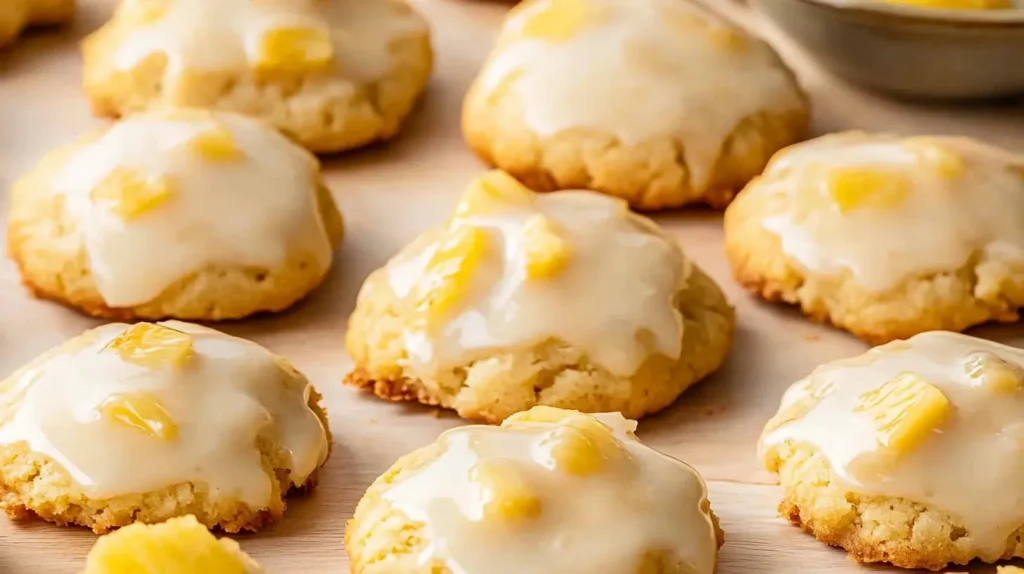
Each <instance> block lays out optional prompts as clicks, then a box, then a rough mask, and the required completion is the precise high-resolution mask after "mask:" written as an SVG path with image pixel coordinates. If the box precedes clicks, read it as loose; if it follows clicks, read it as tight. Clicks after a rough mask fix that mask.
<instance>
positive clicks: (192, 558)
mask: <svg viewBox="0 0 1024 574" xmlns="http://www.w3.org/2000/svg"><path fill="white" fill-rule="evenodd" d="M262 572H263V569H262V568H260V567H259V565H257V564H256V562H255V561H253V560H252V559H251V558H249V556H248V555H246V554H245V553H244V552H242V550H241V548H239V546H238V543H237V542H235V541H234V540H230V539H227V538H221V539H220V540H218V539H217V538H216V537H214V536H213V534H211V533H210V531H209V530H207V529H206V527H205V526H203V525H202V524H200V523H199V522H198V521H197V520H196V519H195V517H194V516H183V517H180V518H173V519H171V520H168V521H167V522H164V523H162V524H154V525H148V524H141V523H136V524H133V525H131V526H127V527H125V528H122V529H121V530H118V531H116V532H114V533H112V534H108V535H106V536H103V537H101V538H100V539H99V540H97V541H96V544H95V546H93V548H92V550H91V551H90V552H89V556H88V557H87V558H86V561H85V570H84V571H83V573H82V574H200V573H201V574H259V573H262Z"/></svg>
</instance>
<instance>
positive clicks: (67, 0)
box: [0, 0, 75, 46]
mask: <svg viewBox="0 0 1024 574" xmlns="http://www.w3.org/2000/svg"><path fill="white" fill-rule="evenodd" d="M74 15H75V0H4V2H3V3H0V46H3V45H5V44H9V43H11V42H13V41H14V39H15V38H17V37H18V35H19V34H21V32H22V31H23V30H25V29H26V28H31V27H34V26H52V25H54V24H64V23H65V22H68V21H70V20H71V19H72V18H73V17H74Z"/></svg>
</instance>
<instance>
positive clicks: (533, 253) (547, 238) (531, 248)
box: [523, 215, 571, 279]
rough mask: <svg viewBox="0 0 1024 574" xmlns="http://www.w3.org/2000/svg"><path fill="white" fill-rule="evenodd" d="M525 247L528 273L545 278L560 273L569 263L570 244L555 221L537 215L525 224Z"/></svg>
mask: <svg viewBox="0 0 1024 574" xmlns="http://www.w3.org/2000/svg"><path fill="white" fill-rule="evenodd" d="M523 248H524V249H525V251H526V275H527V276H528V277H529V278H530V279H545V278H549V277H554V276H555V275H558V273H559V272H561V271H562V269H565V266H566V264H568V263H569V258H570V256H571V251H570V249H569V244H568V243H567V242H566V241H565V239H563V238H562V236H561V235H560V234H559V232H558V230H557V229H556V228H555V224H554V222H552V221H551V220H550V219H548V218H547V217H544V216H543V215H535V216H533V217H531V218H530V219H527V220H526V223H524V224H523Z"/></svg>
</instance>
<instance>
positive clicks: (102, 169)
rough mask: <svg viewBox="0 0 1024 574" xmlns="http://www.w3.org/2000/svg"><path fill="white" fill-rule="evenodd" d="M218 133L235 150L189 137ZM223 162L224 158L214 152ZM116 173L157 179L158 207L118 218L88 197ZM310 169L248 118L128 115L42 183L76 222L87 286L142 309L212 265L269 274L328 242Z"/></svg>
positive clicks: (318, 254) (325, 261)
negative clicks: (202, 145)
mask: <svg viewBox="0 0 1024 574" xmlns="http://www.w3.org/2000/svg"><path fill="white" fill-rule="evenodd" d="M223 131H226V133H227V142H226V145H227V146H228V149H229V150H231V149H235V152H233V153H228V154H226V155H227V157H208V156H207V155H205V154H204V153H203V152H202V150H198V149H197V146H196V145H195V142H196V140H197V138H200V137H205V136H206V135H207V134H209V133H211V132H220V133H223ZM222 153H223V152H222ZM115 170H121V171H124V170H131V171H132V172H133V173H135V174H137V175H138V178H139V179H141V180H142V181H144V182H145V181H149V182H157V181H160V182H163V183H165V184H166V187H167V197H166V199H164V200H162V201H160V202H159V203H155V204H154V205H153V206H152V208H148V209H146V210H142V211H140V213H137V214H132V215H130V216H125V214H124V213H119V211H120V209H119V208H118V205H117V202H116V201H113V202H112V201H111V196H116V195H118V193H120V191H119V190H123V187H124V186H119V185H116V186H114V187H115V189H113V190H107V191H104V192H97V191H96V190H97V188H98V187H101V183H103V182H104V181H105V180H107V178H108V176H110V175H111V174H112V173H114V172H115ZM317 172H318V168H317V166H316V160H315V159H314V158H313V156H311V155H310V154H309V153H307V152H306V151H305V150H303V149H301V148H299V147H298V146H296V145H295V144H293V143H291V142H290V141H289V140H287V139H286V138H284V137H283V136H281V135H279V134H278V133H276V132H274V131H273V130H271V129H270V128H267V127H264V126H263V125H262V124H260V123H257V122H256V121H254V120H250V119H247V118H244V117H242V116H238V115H234V114H228V113H215V114H212V115H208V114H205V113H202V112H196V113H195V114H192V113H179V114H177V115H173V116H168V117H165V116H164V115H162V114H151V115H146V116H135V117H132V118H129V119H127V120H124V121H122V122H120V123H118V124H116V125H114V126H113V127H112V128H110V130H109V131H107V132H106V133H105V134H104V135H103V136H101V137H100V138H99V139H97V140H95V141H92V142H90V143H88V144H86V145H85V146H84V147H82V148H80V149H78V150H76V151H75V152H74V153H73V154H72V155H71V157H70V158H68V160H67V162H66V163H65V165H64V167H63V168H62V169H61V170H59V171H58V172H57V173H55V174H54V175H53V176H52V177H51V181H50V184H51V188H52V189H53V191H54V193H57V194H62V195H64V197H65V202H64V204H65V207H66V208H67V209H69V210H70V211H71V212H72V214H73V215H74V218H75V219H76V221H77V224H78V227H77V230H78V233H80V234H81V237H82V240H83V243H84V245H85V249H86V252H87V254H88V257H89V266H90V270H91V272H92V275H93V278H94V279H95V281H96V286H97V289H98V290H99V292H100V294H101V295H102V296H103V298H104V300H105V301H106V303H107V304H108V305H110V306H113V307H127V306H132V305H138V304H143V303H147V302H149V301H151V300H152V299H153V298H155V297H156V296H158V295H159V294H160V293H161V292H162V291H163V290H164V289H166V288H167V287H168V286H170V285H171V284H172V283H174V282H176V281H179V280H181V279H183V278H185V277H186V276H188V275H190V274H192V273H195V272H199V271H202V270H205V269H207V268H209V267H212V266H218V265H219V266H233V265H239V266H251V267H255V268H262V269H277V268H279V267H280V266H282V265H284V264H285V263H286V262H287V261H288V260H289V258H294V257H297V256H304V257H311V258H312V259H313V260H314V261H315V262H316V263H317V264H318V265H319V266H321V267H323V268H326V267H327V266H329V264H330V260H331V244H330V240H329V238H328V235H327V231H326V229H325V228H324V223H323V221H322V220H321V216H320V210H319V209H318V206H317V185H318V183H317Z"/></svg>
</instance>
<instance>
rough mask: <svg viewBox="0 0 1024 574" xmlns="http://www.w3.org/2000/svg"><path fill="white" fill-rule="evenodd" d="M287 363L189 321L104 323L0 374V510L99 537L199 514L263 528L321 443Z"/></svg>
mask: <svg viewBox="0 0 1024 574" xmlns="http://www.w3.org/2000/svg"><path fill="white" fill-rule="evenodd" d="M319 400H320V395H319V394H318V393H317V392H316V390H315V389H314V388H313V386H312V385H311V384H310V383H309V381H308V380H306V377H305V376H303V375H302V374H301V373H299V372H298V371H296V370H295V368H294V367H292V366H291V365H290V364H289V363H288V362H287V361H285V360H284V359H282V358H280V357H277V356H275V355H273V354H271V353H270V352H269V351H267V350H266V349H264V348H263V347H260V346H259V345H256V344H255V343H251V342H249V341H245V340H243V339H238V338H235V337H230V336H228V335H225V334H223V333H220V332H218V331H214V330H213V329H208V328H205V327H199V326H197V325H191V324H188V323H181V322H177V321H170V322H166V323H159V324H153V323H138V324H136V325H134V326H129V325H124V324H110V325H106V326H103V327H100V328H98V329H93V330H91V331H87V332H86V333H84V334H83V335H80V336H78V337H76V338H74V339H71V340H70V341H68V342H66V343H64V344H63V345H61V346H59V347H57V348H55V349H53V350H51V351H49V352H47V353H46V354H44V355H42V356H41V357H39V358H38V359H36V360H35V361H33V362H32V363H30V364H29V365H27V366H26V367H24V368H22V369H21V370H19V371H17V372H15V373H14V374H12V375H11V376H10V377H8V378H7V379H6V380H4V381H2V382H0V509H2V510H4V511H5V512H7V514H9V515H10V516H11V517H14V518H20V517H28V516H33V515H36V516H39V517H40V518H43V519H44V520H48V521H50V522H55V523H57V524H62V525H71V524H76V525H81V526H86V527H89V528H92V529H93V531H95V532H97V533H99V532H106V531H108V530H110V529H113V528H118V527H121V526H127V525H129V524H132V523H133V522H144V523H156V522H162V521H164V520H167V519H169V518H173V517H177V516H184V515H187V514H192V515H195V517H196V518H197V519H198V520H199V522H201V523H203V524H204V525H206V526H207V527H209V528H213V527H219V528H222V529H223V530H225V531H228V532H238V531H240V530H258V529H260V528H261V527H263V526H264V525H265V524H268V523H270V522H273V521H275V520H278V519H279V518H281V516H282V515H283V514H284V510H285V496H287V495H288V494H289V493H292V492H295V491H298V490H304V489H310V488H312V487H314V486H315V484H316V476H317V471H318V469H319V468H320V466H321V465H323V463H324V461H325V460H326V459H327V455H328V452H329V447H330V435H329V434H328V432H327V419H326V414H325V413H324V411H323V409H322V408H321V407H320V405H319Z"/></svg>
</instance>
